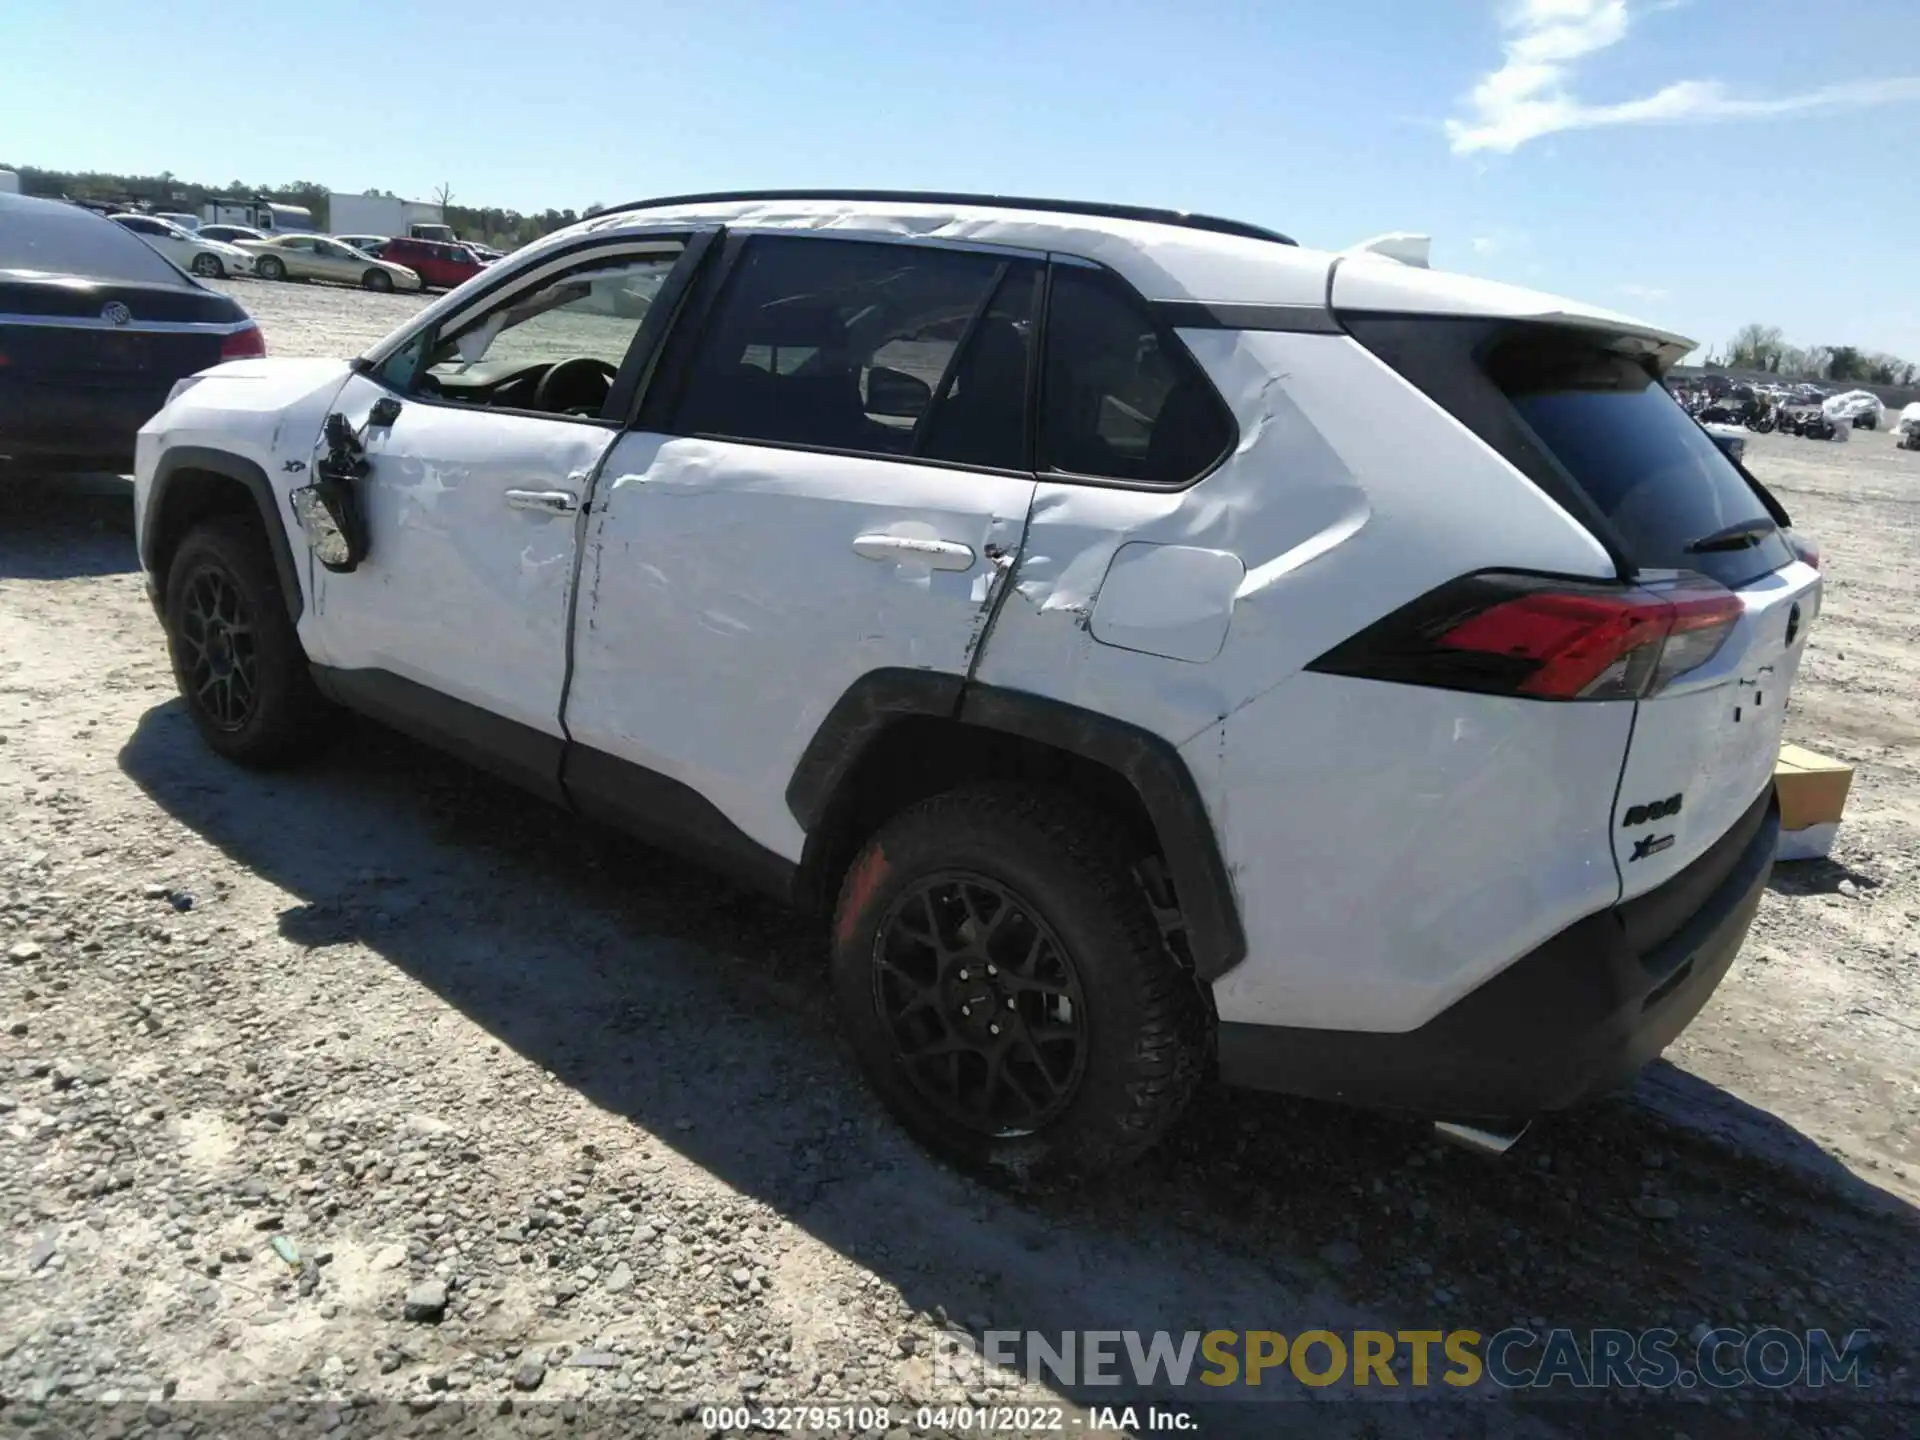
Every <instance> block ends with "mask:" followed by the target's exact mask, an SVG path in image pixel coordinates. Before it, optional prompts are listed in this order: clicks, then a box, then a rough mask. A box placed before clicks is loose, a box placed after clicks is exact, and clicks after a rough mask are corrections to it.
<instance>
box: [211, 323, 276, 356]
mask: <svg viewBox="0 0 1920 1440" xmlns="http://www.w3.org/2000/svg"><path fill="white" fill-rule="evenodd" d="M266 353H267V337H266V336H264V335H262V334H261V333H260V327H259V326H258V325H249V326H247V328H246V329H244V330H236V331H234V332H233V333H232V334H231V335H229V336H227V338H226V339H224V340H222V341H221V342H220V358H221V359H222V360H257V359H258V358H259V357H260V356H262V355H264V354H266Z"/></svg>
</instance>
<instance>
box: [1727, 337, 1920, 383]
mask: <svg viewBox="0 0 1920 1440" xmlns="http://www.w3.org/2000/svg"><path fill="white" fill-rule="evenodd" d="M1720 364H1722V365H1724V366H1726V367H1727V368H1728V369H1730V370H1766V371H1769V372H1771V373H1772V374H1775V375H1780V376H1784V377H1787V378H1789V379H1795V380H1852V381H1854V382H1856V383H1864V384H1868V385H1914V384H1920V364H1915V363H1914V362H1913V361H1911V360H1902V359H1901V358H1900V357H1899V356H1898V355H1886V354H1882V353H1881V352H1879V351H1876V350H1862V349H1860V348H1859V347H1858V346H1854V345H1805V346H1801V345H1790V344H1788V343H1787V339H1786V337H1785V336H1784V335H1782V334H1781V333H1780V327H1779V326H1777V325H1759V324H1754V325H1742V326H1741V327H1740V330H1739V333H1737V334H1736V335H1735V336H1734V337H1733V339H1732V340H1731V341H1729V342H1728V344H1727V353H1726V358H1725V359H1723V360H1722V361H1720Z"/></svg>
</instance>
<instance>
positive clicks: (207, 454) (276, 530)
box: [140, 445, 306, 625]
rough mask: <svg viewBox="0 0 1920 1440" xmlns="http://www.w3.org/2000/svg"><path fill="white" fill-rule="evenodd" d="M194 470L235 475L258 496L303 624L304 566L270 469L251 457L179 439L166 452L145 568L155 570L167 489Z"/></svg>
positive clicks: (145, 529)
mask: <svg viewBox="0 0 1920 1440" xmlns="http://www.w3.org/2000/svg"><path fill="white" fill-rule="evenodd" d="M189 470H191V471H202V472H205V473H207V474H210V475H218V476H221V477H223V478H225V479H228V480H232V481H234V482H236V483H237V484H240V485H242V486H244V487H246V490H247V493H248V494H250V495H252V496H253V503H254V506H255V508H256V509H257V510H258V511H259V512H260V523H261V524H262V525H264V526H265V527H266V532H267V546H268V548H269V549H270V550H271V551H272V553H273V570H274V574H275V575H276V576H277V577H278V579H279V581H280V591H281V594H282V595H283V596H284V597H285V599H286V602H287V616H288V618H289V619H291V620H292V621H293V622H294V623H295V624H296V625H297V624H299V622H300V616H301V614H302V612H303V611H304V609H305V606H306V600H305V597H304V595H303V593H302V591H301V589H300V572H299V570H298V568H297V567H296V566H295V565H294V561H293V547H292V546H291V545H290V544H289V543H288V541H287V527H286V524H285V522H284V521H283V520H282V518H281V515H280V505H279V501H278V500H277V499H276V497H275V496H274V493H273V486H272V485H270V484H269V483H268V482H267V472H266V471H264V470H262V469H261V468H260V467H259V466H258V465H256V464H254V463H253V462H252V461H251V460H247V459H244V458H242V457H241V456H238V455H234V454H230V453H229V452H227V451H225V450H212V449H207V448H205V447H203V446H198V445H177V446H174V447H172V448H170V449H169V450H167V452H166V453H165V454H163V455H162V456H161V457H160V462H159V464H158V465H156V466H155V467H154V472H153V483H152V485H150V486H149V487H148V490H147V523H146V524H145V525H143V526H142V527H141V531H140V565H141V568H142V569H144V570H145V571H146V572H147V573H148V574H149V575H152V574H155V570H154V561H155V559H156V557H155V555H154V551H153V546H154V539H155V531H156V528H157V527H156V526H155V524H154V521H155V520H156V519H158V517H160V516H162V515H164V514H166V501H167V492H168V490H169V488H170V487H171V484H172V481H173V479H174V477H175V476H176V475H178V474H180V473H181V472H183V471H189Z"/></svg>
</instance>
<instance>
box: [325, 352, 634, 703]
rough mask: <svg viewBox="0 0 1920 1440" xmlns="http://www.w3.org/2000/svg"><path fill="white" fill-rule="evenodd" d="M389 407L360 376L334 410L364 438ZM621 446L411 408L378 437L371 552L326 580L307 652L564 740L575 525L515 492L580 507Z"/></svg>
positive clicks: (369, 479) (465, 410)
mask: <svg viewBox="0 0 1920 1440" xmlns="http://www.w3.org/2000/svg"><path fill="white" fill-rule="evenodd" d="M388 393H389V392H388V391H386V390H384V389H382V388H381V387H380V386H378V385H376V384H374V383H373V382H372V381H371V380H367V379H365V378H362V377H359V376H356V377H354V378H353V379H352V380H351V381H349V382H348V384H347V386H346V388H345V389H344V390H343V391H342V392H341V395H340V397H339V400H338V402H337V404H338V408H339V409H340V411H341V413H343V414H344V415H345V416H346V417H347V419H348V421H349V422H351V423H352V424H353V425H354V427H355V428H356V429H358V428H361V427H363V426H365V425H366V424H367V420H368V416H369V412H370V411H371V410H372V408H373V405H374V402H375V401H376V400H378V399H380V398H382V397H383V396H385V395H387V394H388ZM313 440H314V437H313V436H309V437H308V445H309V447H311V446H312V445H313ZM612 441H613V433H612V432H611V431H610V430H607V429H603V428H601V427H599V426H594V425H585V424H580V423H577V422H574V421H569V420H562V419H547V418H544V417H540V416H532V415H515V414H511V413H508V412H504V411H488V410H483V409H477V408H469V407H458V406H451V405H431V404H422V403H418V402H411V401H410V402H408V403H406V404H404V405H403V406H402V407H401V409H400V413H399V417H398V418H397V419H396V420H395V421H394V423H393V424H392V425H391V426H389V427H385V428H380V427H373V428H369V429H367V431H366V435H365V441H364V443H365V446H366V456H367V463H368V473H367V475H366V478H365V479H364V480H362V481H360V482H359V484H358V488H359V492H360V496H361V503H362V505H363V506H364V508H365V512H366V519H367V530H368V534H369V537H370V549H369V552H368V555H367V559H366V560H365V562H364V563H362V564H361V566H360V568H359V569H357V570H355V571H353V572H352V573H350V574H339V575H336V574H330V573H327V572H325V571H317V573H318V574H319V575H320V576H321V582H320V586H319V591H320V596H319V602H318V605H317V606H316V609H317V610H318V612H319V615H318V624H317V626H316V631H317V634H316V641H317V649H315V650H313V651H310V653H313V656H314V658H315V659H316V660H319V661H321V662H322V663H325V664H327V665H330V666H333V667H334V668H336V669H341V670H385V671H389V672H391V673H393V674H395V675H399V676H401V677H402V678H404V679H407V680H412V681H415V682H417V683H419V684H421V685H426V686H428V687H430V688H432V689H434V690H437V691H440V692H441V693H443V694H446V695H451V696H453V697H454V698H455V699H458V700H464V701H466V702H467V703H468V704H470V705H478V706H480V707H481V708H482V709H486V710H490V711H492V712H493V713H495V714H497V715H502V716H505V717H506V718H507V719H509V720H514V721H517V722H519V723H520V724H522V725H526V726H529V727H531V728H533V729H535V730H538V731H540V732H541V733H542V734H546V735H552V736H557V735H559V734H560V694H561V688H562V681H563V677H564V674H565V670H566V658H567V606H568V599H569V596H570V594H571V590H572V584H573V563H574V544H575V539H574V533H575V520H576V517H575V516H574V515H572V514H551V513H545V512H541V511H534V510H527V509H522V508H517V507H516V506H514V505H513V504H512V503H511V502H510V498H509V495H508V492H509V491H515V490H535V491H543V490H553V491H564V492H566V493H568V494H571V495H572V496H574V498H575V499H576V501H577V500H580V499H583V498H584V497H585V495H586V491H587V486H588V484H589V483H590V482H591V480H592V477H593V472H594V469H595V467H596V466H597V465H598V463H599V461H600V457H601V455H602V454H603V453H604V452H605V451H606V449H607V447H608V446H609V445H610V444H611V443H612ZM311 456H312V452H311V448H310V451H309V463H310V464H311Z"/></svg>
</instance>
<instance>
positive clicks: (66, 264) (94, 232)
mask: <svg viewBox="0 0 1920 1440" xmlns="http://www.w3.org/2000/svg"><path fill="white" fill-rule="evenodd" d="M0 199H4V197H0ZM0 270H44V271H47V272H49V273H51V274H55V275H80V276H84V277H85V278H87V279H89V280H110V281H118V282H121V283H130V284H139V285H168V284H172V285H186V284H189V283H190V282H189V281H188V280H187V278H186V276H185V275H183V274H182V273H181V272H180V271H179V270H177V269H175V268H174V267H173V265H171V264H170V263H169V262H168V261H166V260H165V259H163V258H162V257H161V256H160V254H159V253H158V252H157V251H155V250H154V249H153V248H152V247H151V246H149V245H148V244H147V243H146V242H145V241H144V240H142V239H140V238H139V237H138V236H136V235H134V234H132V233H131V232H129V231H127V230H123V229H122V228H121V227H120V226H118V225H116V224H114V223H113V221H111V220H108V219H107V218H105V217H104V216H101V215H95V214H94V213H93V212H92V211H90V210H83V209H81V208H80V207H79V206H78V205H65V204H61V203H60V202H58V201H46V202H35V201H31V200H28V201H11V202H6V203H4V204H0Z"/></svg>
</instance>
